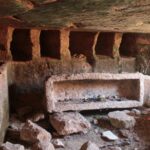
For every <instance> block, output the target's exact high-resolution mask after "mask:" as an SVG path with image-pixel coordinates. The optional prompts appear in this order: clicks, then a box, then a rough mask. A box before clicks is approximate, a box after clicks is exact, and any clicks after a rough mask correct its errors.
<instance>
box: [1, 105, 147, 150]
mask: <svg viewBox="0 0 150 150" xmlns="http://www.w3.org/2000/svg"><path fill="white" fill-rule="evenodd" d="M33 114H34V113H33ZM35 114H36V113H35ZM37 114H38V113H37ZM39 114H40V112H39ZM110 114H111V115H112V114H113V117H114V116H115V117H116V118H117V119H118V116H120V117H119V118H123V119H125V121H126V119H127V117H133V118H134V119H135V120H136V122H135V124H134V126H130V128H124V126H125V125H123V126H122V123H121V126H120V125H119V127H120V128H116V126H115V127H114V125H113V124H112V121H111V119H112V118H111V117H110ZM114 114H115V115H114ZM116 114H117V115H116ZM122 114H123V115H122ZM124 114H126V115H124ZM149 114H150V109H148V108H140V109H137V108H136V109H130V110H129V109H128V110H122V111H118V110H116V111H114V110H113V111H110V110H105V111H96V112H91V111H88V112H81V113H79V112H63V113H53V114H47V115H46V114H44V116H45V118H44V120H43V119H42V120H38V121H37V122H36V123H34V122H32V121H31V120H28V121H26V122H23V121H22V120H20V119H21V118H20V116H19V114H18V116H17V115H16V114H15V115H14V114H13V115H12V116H11V117H10V125H9V128H8V133H7V136H6V141H9V142H6V143H4V144H3V145H2V146H3V147H4V146H5V147H7V149H4V148H3V149H2V148H1V149H2V150H13V149H15V150H24V149H25V150H55V149H56V150H77V149H78V150H79V149H80V150H135V149H136V148H138V149H139V150H149V147H150V143H149V142H148V141H149V140H150V137H148V136H149V130H150V128H149V120H148V116H149ZM126 116H127V117H126ZM48 117H49V120H48ZM143 118H144V120H143ZM140 120H143V121H144V122H145V121H146V124H145V125H143V126H142V124H141V122H140ZM24 121H25V120H24ZM117 121H118V120H117ZM43 123H44V124H45V123H46V125H43ZM119 123H120V122H119ZM130 123H131V122H130ZM139 123H140V124H139ZM126 124H128V121H127V123H126ZM47 125H48V126H47ZM117 125H118V123H117ZM126 126H127V127H129V125H126ZM56 127H57V128H56ZM143 132H144V135H142V133H143ZM145 133H146V134H145ZM141 135H142V138H141ZM143 136H146V137H147V138H145V137H143ZM12 137H13V138H12ZM10 142H11V143H10ZM8 143H9V144H8ZM12 143H15V144H12ZM17 143H18V144H17ZM15 146H18V147H17V148H16V147H15ZM14 147H15V148H14Z"/></svg>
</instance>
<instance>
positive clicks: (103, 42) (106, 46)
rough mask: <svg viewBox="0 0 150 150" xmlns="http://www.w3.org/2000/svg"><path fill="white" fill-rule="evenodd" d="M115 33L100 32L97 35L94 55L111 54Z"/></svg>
mask: <svg viewBox="0 0 150 150" xmlns="http://www.w3.org/2000/svg"><path fill="white" fill-rule="evenodd" d="M114 37H115V33H113V32H101V33H100V34H99V36H98V39H97V43H96V47H95V53H96V55H104V56H110V57H112V56H113V45H114Z"/></svg>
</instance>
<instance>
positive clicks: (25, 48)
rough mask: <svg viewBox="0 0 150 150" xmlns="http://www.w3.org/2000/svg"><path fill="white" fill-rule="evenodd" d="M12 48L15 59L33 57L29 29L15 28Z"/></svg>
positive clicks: (26, 59)
mask: <svg viewBox="0 0 150 150" xmlns="http://www.w3.org/2000/svg"><path fill="white" fill-rule="evenodd" d="M10 50H11V53H12V57H13V60H15V61H28V60H31V59H32V42H31V37H30V30H29V29H15V30H14V32H13V36H12V42H11V45H10Z"/></svg>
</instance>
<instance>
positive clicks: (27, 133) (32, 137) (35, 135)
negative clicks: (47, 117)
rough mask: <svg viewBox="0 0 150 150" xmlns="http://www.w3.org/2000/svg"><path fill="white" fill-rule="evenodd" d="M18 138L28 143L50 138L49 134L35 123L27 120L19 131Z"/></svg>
mask: <svg viewBox="0 0 150 150" xmlns="http://www.w3.org/2000/svg"><path fill="white" fill-rule="evenodd" d="M20 138H21V139H22V140H24V141H27V142H29V143H36V142H42V141H49V142H50V140H51V134H50V133H49V132H47V131H46V130H45V129H43V128H41V127H40V126H38V125H37V124H35V123H33V122H32V121H30V120H28V121H27V122H26V123H25V125H24V126H23V127H22V129H21V131H20Z"/></svg>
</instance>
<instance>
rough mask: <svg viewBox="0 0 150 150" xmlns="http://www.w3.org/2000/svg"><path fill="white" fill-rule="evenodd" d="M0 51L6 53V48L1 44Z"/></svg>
mask: <svg viewBox="0 0 150 150" xmlns="http://www.w3.org/2000/svg"><path fill="white" fill-rule="evenodd" d="M0 51H6V48H5V46H4V45H3V44H1V43H0Z"/></svg>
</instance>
